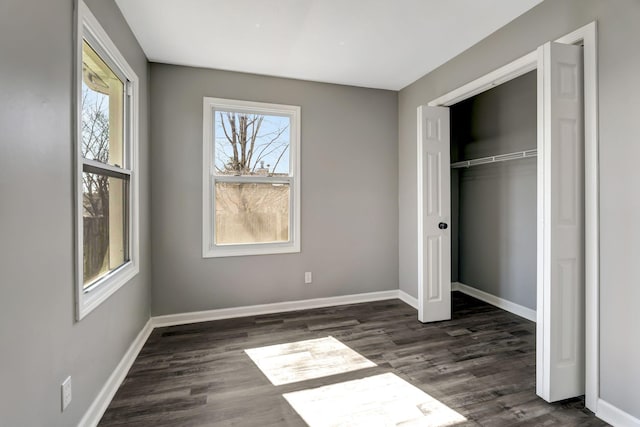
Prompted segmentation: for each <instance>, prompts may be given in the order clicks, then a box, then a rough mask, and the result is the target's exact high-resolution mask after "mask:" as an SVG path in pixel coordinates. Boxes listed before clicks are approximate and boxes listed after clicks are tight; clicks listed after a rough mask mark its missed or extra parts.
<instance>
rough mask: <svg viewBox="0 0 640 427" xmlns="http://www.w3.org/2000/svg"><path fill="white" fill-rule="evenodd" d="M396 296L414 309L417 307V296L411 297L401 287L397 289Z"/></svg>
mask: <svg viewBox="0 0 640 427" xmlns="http://www.w3.org/2000/svg"><path fill="white" fill-rule="evenodd" d="M398 298H399V299H400V300H401V301H403V302H405V303H406V304H408V305H410V306H411V307H413V308H415V309H416V310H417V309H418V298H414V297H412V296H411V295H409V294H408V293H406V292H405V291H403V290H401V289H398Z"/></svg>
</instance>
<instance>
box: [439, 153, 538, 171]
mask: <svg viewBox="0 0 640 427" xmlns="http://www.w3.org/2000/svg"><path fill="white" fill-rule="evenodd" d="M537 155H538V150H525V151H517V152H515V153H508V154H499V155H497V156H490V157H481V158H479V159H473V160H464V161H462V162H456V163H451V168H452V169H455V168H468V167H470V166H475V165H484V164H487V163H495V162H506V161H508V160H516V159H524V158H526V157H535V156H537Z"/></svg>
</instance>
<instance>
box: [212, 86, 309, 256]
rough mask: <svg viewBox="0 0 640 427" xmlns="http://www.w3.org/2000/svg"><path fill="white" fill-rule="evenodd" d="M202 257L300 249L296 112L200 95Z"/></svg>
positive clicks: (298, 112)
mask: <svg viewBox="0 0 640 427" xmlns="http://www.w3.org/2000/svg"><path fill="white" fill-rule="evenodd" d="M203 121H204V130H203V135H204V137H203V158H204V160H203V234H204V236H203V257H205V258H206V257H224V256H239V255H260V254H276V253H288V252H300V170H299V167H300V107H295V106H289V105H277V104H264V103H259V102H247V101H233V100H228V99H219V98H204V120H203Z"/></svg>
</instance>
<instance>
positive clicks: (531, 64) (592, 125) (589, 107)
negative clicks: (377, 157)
mask: <svg viewBox="0 0 640 427" xmlns="http://www.w3.org/2000/svg"><path fill="white" fill-rule="evenodd" d="M555 41H556V42H558V43H564V44H581V45H582V46H583V49H584V127H585V129H584V140H585V165H584V166H585V168H584V171H585V181H584V191H585V247H584V250H585V405H586V407H587V408H588V409H590V410H591V411H593V412H594V413H596V414H597V413H598V401H599V398H600V384H599V382H600V370H599V353H600V350H599V349H600V336H599V329H600V315H599V300H600V289H599V287H600V264H599V261H600V249H599V248H600V243H599V231H600V218H599V210H598V208H599V161H598V67H597V23H596V21H594V22H591V23H589V24H587V25H585V26H583V27H581V28H578V29H577V30H575V31H573V32H571V33H569V34H566V35H564V36H562V37H560V38H558V39H557V40H555ZM537 65H538V55H537V51H536V50H534V51H533V52H530V53H528V54H526V55H524V56H522V57H520V58H518V59H516V60H515V61H512V62H510V63H509V64H506V65H504V66H502V67H500V68H498V69H496V70H494V71H491V72H489V73H487V74H485V75H484V76H482V77H479V78H477V79H475V80H473V81H471V82H469V83H466V84H464V85H462V86H460V87H458V88H457V89H454V90H452V91H450V92H448V93H446V94H444V95H442V96H440V97H438V98H436V99H434V100H432V101H431V102H429V103H428V104H427V105H428V106H430V107H438V106H442V107H448V106H451V105H453V104H456V103H458V102H460V101H463V100H465V99H467V98H470V97H472V96H474V95H477V94H479V93H482V92H484V91H486V90H489V89H491V88H493V87H495V86H497V85H500V84H502V83H505V82H507V81H509V80H512V79H514V78H516V77H519V76H521V75H523V74H525V73H528V72H529V71H533V70H535V69H536V68H537ZM418 108H419V109H420V108H421V107H418ZM539 108H540V106H539ZM538 114H540V113H538ZM420 143H421V135H420V132H418V144H420ZM421 160H422V159H421V158H420V156H418V176H422V163H421ZM421 199H422V194H420V192H418V205H419V206H420V200H421ZM421 229H422V218H421V216H420V215H419V216H418V230H421ZM419 262H420V260H419ZM419 274H420V272H419ZM538 274H541V272H538ZM422 279H423V278H422V277H420V275H419V276H418V285H419V286H421V285H422V284H423V283H424V281H423V280H422Z"/></svg>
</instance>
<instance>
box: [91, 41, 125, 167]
mask: <svg viewBox="0 0 640 427" xmlns="http://www.w3.org/2000/svg"><path fill="white" fill-rule="evenodd" d="M81 108H82V113H81V114H82V116H81V117H82V124H81V126H82V128H81V130H82V155H83V156H84V157H85V158H87V159H91V160H97V161H99V162H102V163H108V164H111V165H116V166H120V167H125V165H124V148H123V145H124V144H123V136H124V84H123V83H122V81H121V80H120V79H119V78H118V76H117V75H116V74H115V73H114V72H113V71H112V70H111V68H109V66H108V65H107V64H106V63H105V62H104V61H103V60H102V59H101V58H100V56H98V54H97V53H96V52H95V51H94V50H93V49H92V48H91V46H89V44H88V43H87V42H86V41H83V43H82V98H81Z"/></svg>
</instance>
